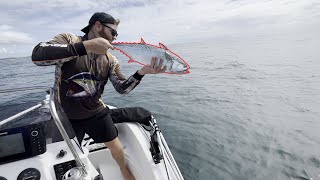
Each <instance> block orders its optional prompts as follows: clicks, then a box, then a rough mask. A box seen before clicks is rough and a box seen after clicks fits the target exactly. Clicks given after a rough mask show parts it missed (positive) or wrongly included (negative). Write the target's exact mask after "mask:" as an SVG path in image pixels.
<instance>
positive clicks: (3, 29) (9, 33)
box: [0, 25, 32, 44]
mask: <svg viewBox="0 0 320 180" xmlns="http://www.w3.org/2000/svg"><path fill="white" fill-rule="evenodd" d="M31 42H32V38H31V37H30V36H29V35H28V34H26V33H23V32H16V31H14V30H13V28H12V27H11V26H9V25H0V44H15V43H19V44H28V43H31Z"/></svg>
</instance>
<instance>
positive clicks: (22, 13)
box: [0, 0, 320, 44]
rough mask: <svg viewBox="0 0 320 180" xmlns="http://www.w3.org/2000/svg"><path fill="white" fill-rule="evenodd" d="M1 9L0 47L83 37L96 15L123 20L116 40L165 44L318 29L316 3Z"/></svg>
mask: <svg viewBox="0 0 320 180" xmlns="http://www.w3.org/2000/svg"><path fill="white" fill-rule="evenodd" d="M0 10H1V11H0V16H1V17H2V18H1V19H0V24H2V25H1V26H0V32H1V33H0V34H2V35H0V44H1V43H18V42H31V41H34V42H39V41H45V40H48V39H51V38H52V37H53V36H54V35H56V34H59V33H62V32H74V33H75V34H79V35H82V33H81V32H80V29H81V28H83V27H84V26H86V25H87V23H88V21H89V18H90V17H91V15H92V14H93V13H94V12H96V11H104V12H107V13H109V14H111V15H113V16H114V17H116V18H120V19H121V23H120V26H119V39H118V40H119V41H137V40H139V39H140V37H144V38H145V39H146V41H147V42H150V43H157V42H159V41H161V42H164V43H166V44H169V43H179V42H186V41H192V40H198V39H207V38H213V37H223V36H230V35H232V36H234V35H237V36H242V35H251V36H254V35H255V34H261V33H269V32H283V33H284V34H285V33H286V32H290V31H295V30H298V29H299V30H301V31H306V32H307V31H309V30H314V31H317V30H320V2H319V1H318V0H307V1H297V0H215V1H212V0H158V1H153V0H108V1H105V0H78V1H64V0H52V1H49V0H25V1H20V0H11V1H1V2H0ZM12 27H14V29H13V28H12ZM3 32H5V33H3ZM4 34H5V37H4ZM7 37H10V38H7ZM9 39H11V40H9Z"/></svg>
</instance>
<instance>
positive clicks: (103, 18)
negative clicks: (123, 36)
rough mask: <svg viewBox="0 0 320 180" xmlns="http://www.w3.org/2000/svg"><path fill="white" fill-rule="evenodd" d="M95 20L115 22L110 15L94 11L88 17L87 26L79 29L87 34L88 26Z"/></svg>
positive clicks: (106, 22)
mask: <svg viewBox="0 0 320 180" xmlns="http://www.w3.org/2000/svg"><path fill="white" fill-rule="evenodd" d="M96 21H99V22H101V23H105V24H115V23H116V20H115V19H114V18H113V17H112V16H111V15H109V14H107V13H104V12H96V13H94V14H93V15H92V17H91V18H90V20H89V24H88V26H86V27H84V28H83V29H81V31H82V32H84V33H86V34H87V33H88V32H89V29H90V27H91V26H92V25H93V24H94V23H96Z"/></svg>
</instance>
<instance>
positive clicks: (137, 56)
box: [112, 38, 190, 74]
mask: <svg viewBox="0 0 320 180" xmlns="http://www.w3.org/2000/svg"><path fill="white" fill-rule="evenodd" d="M112 45H113V47H114V48H115V50H118V51H120V52H121V53H123V54H124V55H126V56H127V57H128V58H129V61H128V62H129V63H130V62H136V63H139V64H141V65H147V64H150V63H151V58H152V57H158V58H162V59H163V65H165V66H167V70H166V72H165V73H169V74H188V73H189V69H190V66H189V64H187V63H186V62H185V61H184V60H183V59H182V58H181V57H179V56H178V55H177V54H175V53H173V52H172V51H170V50H169V49H168V48H167V47H166V46H165V45H163V44H161V43H159V46H155V45H152V44H147V43H145V41H144V40H143V39H142V38H141V42H139V43H135V42H134V43H133V42H115V43H112Z"/></svg>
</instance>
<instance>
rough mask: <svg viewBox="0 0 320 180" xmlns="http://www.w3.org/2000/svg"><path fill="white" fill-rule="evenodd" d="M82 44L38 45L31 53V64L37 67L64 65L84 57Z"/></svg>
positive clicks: (45, 43)
mask: <svg viewBox="0 0 320 180" xmlns="http://www.w3.org/2000/svg"><path fill="white" fill-rule="evenodd" d="M86 54H87V52H86V49H85V47H84V46H83V43H82V42H79V43H75V44H52V43H47V42H42V43H39V44H38V45H37V46H36V47H35V48H34V49H33V52H32V57H31V58H32V62H33V63H35V64H37V65H52V64H57V63H59V62H60V63H64V62H66V61H70V60H72V59H75V58H77V57H79V56H83V55H86Z"/></svg>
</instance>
